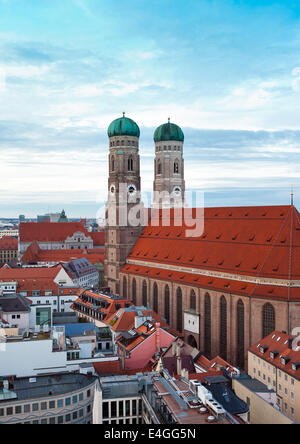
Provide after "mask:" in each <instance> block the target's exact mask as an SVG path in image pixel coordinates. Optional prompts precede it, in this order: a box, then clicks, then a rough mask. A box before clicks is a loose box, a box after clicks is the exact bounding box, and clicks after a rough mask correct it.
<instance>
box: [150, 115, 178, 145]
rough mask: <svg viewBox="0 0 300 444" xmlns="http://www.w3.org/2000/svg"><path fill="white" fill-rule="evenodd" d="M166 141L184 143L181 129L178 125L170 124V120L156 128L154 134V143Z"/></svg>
mask: <svg viewBox="0 0 300 444" xmlns="http://www.w3.org/2000/svg"><path fill="white" fill-rule="evenodd" d="M168 140H175V141H176V142H183V141H184V134H183V131H182V129H181V128H180V127H179V126H178V125H175V123H171V122H170V119H169V121H168V123H164V124H163V125H161V126H159V127H158V128H156V130H155V133H154V142H167V141H168Z"/></svg>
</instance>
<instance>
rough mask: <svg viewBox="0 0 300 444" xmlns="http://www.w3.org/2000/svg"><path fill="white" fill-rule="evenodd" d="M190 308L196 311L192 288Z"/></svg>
mask: <svg viewBox="0 0 300 444" xmlns="http://www.w3.org/2000/svg"><path fill="white" fill-rule="evenodd" d="M190 309H191V310H193V311H196V293H195V292H194V290H192V291H191V296H190Z"/></svg>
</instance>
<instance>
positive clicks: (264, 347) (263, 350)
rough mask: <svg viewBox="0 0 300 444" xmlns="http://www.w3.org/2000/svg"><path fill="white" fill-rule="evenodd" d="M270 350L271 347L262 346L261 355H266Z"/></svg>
mask: <svg viewBox="0 0 300 444" xmlns="http://www.w3.org/2000/svg"><path fill="white" fill-rule="evenodd" d="M268 349H269V347H268V346H266V345H262V346H261V347H260V349H259V350H260V352H261V354H262V355H263V354H264V353H266V351H267V350H268Z"/></svg>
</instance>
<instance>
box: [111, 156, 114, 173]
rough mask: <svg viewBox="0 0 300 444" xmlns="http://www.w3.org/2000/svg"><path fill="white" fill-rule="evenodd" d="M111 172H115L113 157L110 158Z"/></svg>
mask: <svg viewBox="0 0 300 444" xmlns="http://www.w3.org/2000/svg"><path fill="white" fill-rule="evenodd" d="M111 170H112V171H115V158H114V156H112V158H111Z"/></svg>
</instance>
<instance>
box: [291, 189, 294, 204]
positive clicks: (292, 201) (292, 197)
mask: <svg viewBox="0 0 300 444" xmlns="http://www.w3.org/2000/svg"><path fill="white" fill-rule="evenodd" d="M291 205H292V206H294V187H293V185H292V189H291Z"/></svg>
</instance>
